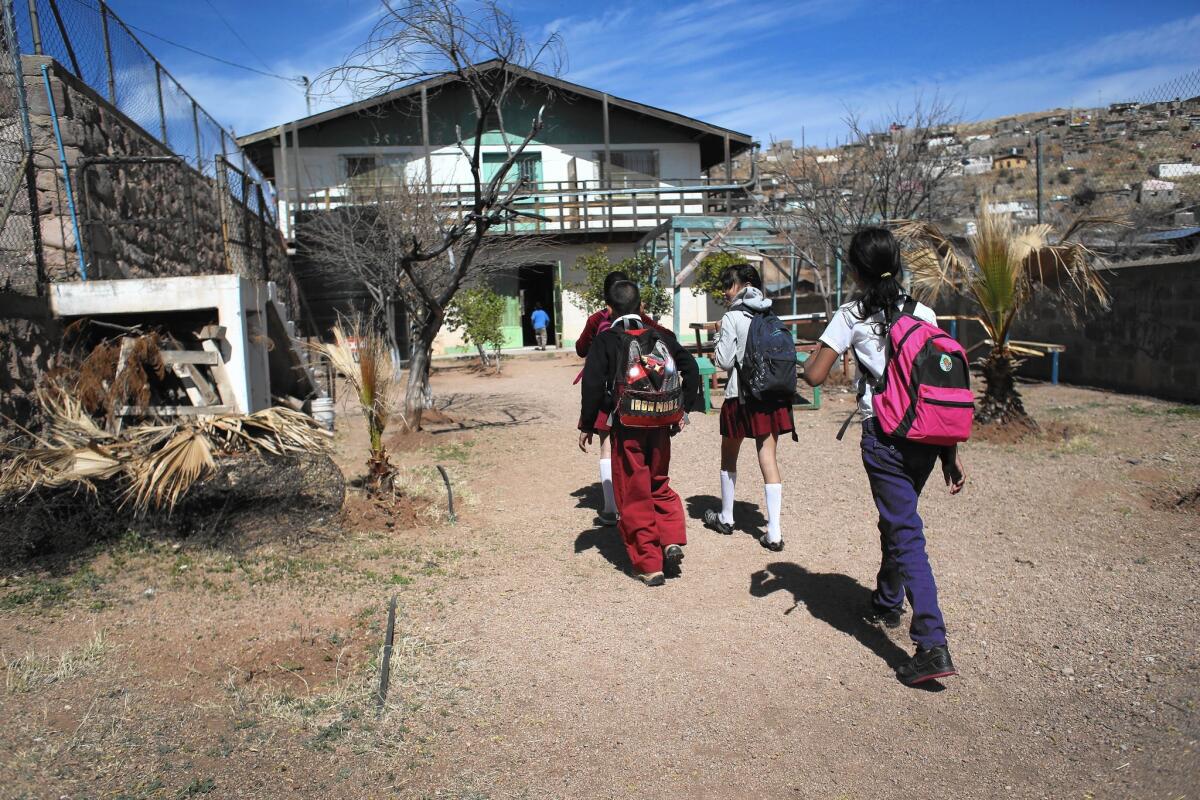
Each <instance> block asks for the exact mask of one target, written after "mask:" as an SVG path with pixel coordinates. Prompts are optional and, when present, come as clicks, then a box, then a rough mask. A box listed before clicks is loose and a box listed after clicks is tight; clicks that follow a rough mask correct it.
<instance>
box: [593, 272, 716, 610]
mask: <svg viewBox="0 0 1200 800" xmlns="http://www.w3.org/2000/svg"><path fill="white" fill-rule="evenodd" d="M609 303H610V305H611V307H612V311H613V321H612V325H611V327H609V328H608V330H605V331H603V332H602V333H600V334H598V335H597V336H596V338H595V340H593V342H592V343H591V347H590V348H589V350H588V356H587V362H586V363H585V364H584V367H583V382H582V387H581V391H580V399H581V409H580V417H579V449H580V450H582V451H584V452H585V453H586V452H587V448H588V445H589V444H591V442H592V437H593V436H594V435H595V433H596V425H595V422H596V419H597V418H598V417H599V416H600V414H601V413H603V412H607V413H608V414H609V415H610V420H611V422H610V424H611V427H612V434H611V435H612V453H613V456H612V462H613V464H612V466H613V490H614V494H615V499H616V506H617V511H618V512H619V514H620V524H619V530H620V532H621V538H622V539H623V540H624V542H625V549H626V551H627V552H628V554H629V560H630V562H631V563H632V565H633V571H634V576H635V577H636V578H637V579H638V580H640V581H642V583H644V584H646V585H647V586H661V585H662V584H663V583H664V582H665V579H666V578H668V577H677V576H678V575H679V574H680V573H681V566H680V563H681V562H682V561H683V546H684V545H685V544H687V530H686V528H687V518H686V516H685V515H684V511H683V501H682V500H680V498H679V495H678V494H677V493H676V492H675V490H674V489H672V488H671V484H670V467H671V437H672V436H673V435H675V434H676V433H678V432H679V431H680V430H682V429H683V428H684V427H686V426H687V424H688V417H687V412H688V411H691V410H694V409H696V408H697V407H698V406H697V403H698V402H700V372H699V370H698V369H697V367H696V360H695V359H694V358H693V357H692V355H691V353H689V352H688V351H687V350H685V349H684V348H683V347H682V346H680V344H679V341H678V340H677V339H676V338H675V337H674V336H673V335H671V334H670V333H666V332H661V331H657V330H651V329H649V328H648V327H647V326H646V325H645V323H643V322H642V317H641V313H640V309H641V298H640V295H639V293H638V287H637V285H636V284H634V283H631V282H629V281H620V282H618V283H616V284H614V285H613V286H612V288H611V290H610V293H609ZM631 336H633V337H637V341H636V344H634V345H631V344H630V342H631V341H633V340H631V339H630V337H631ZM642 346H646V349H644V350H643V349H641V347H642ZM638 352H640V353H641V354H642V355H641V357H640V358H638V359H636V360H635V359H634V354H635V353H638ZM635 371H636V372H638V373H639V374H640V375H641V378H633V377H630V376H633V375H634V374H635ZM649 371H656V372H657V374H658V375H659V376H661V377H659V378H658V385H659V387H660V390H662V391H664V392H665V391H666V389H667V387H668V386H669V384H668V383H666V381H669V380H672V379H673V375H675V374H677V375H678V379H679V382H680V384H681V385H680V387H679V388H680V394H676V395H674V397H675V403H676V405H674V407H673V415H672V416H671V417H670V419H671V420H674V419H678V422H675V423H669V422H667V421H666V420H664V423H665V424H664V425H662V426H653V425H652V426H646V427H642V426H636V427H635V426H632V425H625V424H623V423H622V419H623V417H622V416H621V415H620V414H619V413H617V412H616V409H617V407H618V403H619V400H620V398H619V396H618V391H619V389H618V386H619V383H618V375H621V376H623V377H622V378H621V379H620V380H628V381H630V382H631V383H630V385H634V384H633V383H632V381H634V380H639V381H640V380H642V379H645V378H646V372H649ZM648 405H649V406H651V407H652V409H653V410H652V411H650V412H647V413H657V412H658V411H660V410H661V409H662V408H663V405H665V403H663V404H660V403H659V398H657V397H655V398H654V399H653V402H650V403H648ZM701 407H702V406H701ZM681 411H682V416H681V417H680V412H681ZM630 421H632V420H630Z"/></svg>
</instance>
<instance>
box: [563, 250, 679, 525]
mask: <svg viewBox="0 0 1200 800" xmlns="http://www.w3.org/2000/svg"><path fill="white" fill-rule="evenodd" d="M628 280H629V276H628V275H627V274H625V273H624V272H623V271H621V270H619V269H616V270H613V271H612V272H610V273H608V274H607V275H605V276H604V302H605V307H604V308H602V309H600V310H599V311H597V312H595V313H593V314H592V315H591V316H589V317H588V318H587V322H586V323H585V324H584V326H583V332H582V333H580V334H579V338H578V339H576V340H575V353H576V354H577V355H578V356H579V357H580V358H587V355H588V351H589V350H590V349H591V346H592V341H593V340H594V339H595V338H596V336H597V334H600V333H603V332H604V331H606V330H608V329H609V327H610V326H611V325H612V300H611V298H610V297H609V291H610V290H611V289H612V287H613V286H614V285H615V284H616V283H618V282H620V281H628ZM641 318H642V323H643V324H644V325H645V326H646V327H650V328H654V329H655V330H659V331H662V332H663V333H670V331H668V330H667V329H666V328H664V327H662V326H661V325H659V324H658V323H657V322H655V321H654V320H652V319H650V318H649V317H648V316H646V314H645V312H644V311H643V312H642V314H641ZM582 378H583V372H582V371H581V372H580V373H579V375H578V376H577V377H576V378H575V382H576V383H579V381H580V380H581V379H582ZM608 415H609V412H607V411H601V412H600V414H599V415H597V417H596V424H595V431H596V435H597V436H598V437H599V438H600V490H601V494H602V496H603V502H604V506H603V508H602V509H601V510H600V512H599V513H598V514H597V515H596V518H597V520H599V522H600V524H601V525H606V526H613V525H616V524H617V519H618V517H617V504H616V500H615V499H614V497H613V482H612V441H611V439H610V438H609V435H608V434H609V430H610V429H609V425H608Z"/></svg>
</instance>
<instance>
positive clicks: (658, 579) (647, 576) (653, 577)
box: [634, 572, 667, 586]
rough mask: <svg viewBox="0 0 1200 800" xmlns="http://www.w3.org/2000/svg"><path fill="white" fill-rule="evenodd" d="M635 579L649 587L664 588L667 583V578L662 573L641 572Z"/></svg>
mask: <svg viewBox="0 0 1200 800" xmlns="http://www.w3.org/2000/svg"><path fill="white" fill-rule="evenodd" d="M634 577H635V578H637V579H638V580H639V581H641V582H642V583H644V584H646V585H647V586H662V585H663V584H664V583H666V582H667V579H666V577H665V576H664V575H663V574H662V573H661V572H639V573H637V574H635V575H634Z"/></svg>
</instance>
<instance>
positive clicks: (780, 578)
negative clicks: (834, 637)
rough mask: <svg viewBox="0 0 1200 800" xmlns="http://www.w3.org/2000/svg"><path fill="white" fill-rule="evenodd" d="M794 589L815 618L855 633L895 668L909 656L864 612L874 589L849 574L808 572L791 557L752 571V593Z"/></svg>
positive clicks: (841, 629)
mask: <svg viewBox="0 0 1200 800" xmlns="http://www.w3.org/2000/svg"><path fill="white" fill-rule="evenodd" d="M778 591H787V592H791V594H792V597H793V599H794V600H795V602H796V605H795V606H793V607H792V608H789V609H788V610H787V611H785V612H784V613H785V614H790V613H791V612H792V610H793V608H796V607H798V606H801V605H803V606H804V607H805V608H806V609H807V610H808V613H810V614H812V615H813V617H815V618H816V619H819V620H821V621H822V622H824V623H826V624H827V625H830V626H831V627H833V628H835V629H836V630H839V631H841V632H842V633H846V634H849V635H850V636H853V637H854V638H855V639H857V640H858V642H859V643H860V644H861V645H862V646H863V647H865V648H867V649H868V650H870V651H871V652H872V653H874V654H875V655H877V656H879V658H881V659H883V662H884V663H885V664H887V665H888V666H889V667H891V668H892V669H895V668H896V667H898V666H900V665H901V664H902V663H904V662H905V661H906V660H907V659H908V653H906V652H904V650H902V649H900V647H899V646H898V645H897V644H896V643H895V642H893V641H892V640H891V639H889V638H888V637H887V634H886V633H884V632H883V631H882V630H880V629H879V628H877V627H875V626H874V625H871V624H869V623H868V622H866V621H865V620H864V619H863V618H862V615H863V613H864V612H865V611H866V610H867V609H869V608H870V607H871V590H870V589H868V588H867V587H866V586H863V585H862V584H861V583H859V582H858V581H856V580H855V579H854V578H851V577H850V576H848V575H842V574H840V573H836V572H828V573H827V572H809V571H808V570H806V569H805V568H804V567H802V566H800V565H799V564H793V563H792V562H790V561H776V562H775V563H773V564H768V565H767V568H766V569H761V570H758V571H757V572H754V573H752V574H751V575H750V594H751V595H753V596H754V597H766V596H767V595H769V594H771V593H773V592H778Z"/></svg>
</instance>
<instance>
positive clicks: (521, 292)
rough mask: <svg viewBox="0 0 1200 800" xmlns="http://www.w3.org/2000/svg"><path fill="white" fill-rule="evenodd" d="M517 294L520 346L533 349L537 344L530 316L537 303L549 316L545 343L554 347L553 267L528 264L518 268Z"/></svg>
mask: <svg viewBox="0 0 1200 800" xmlns="http://www.w3.org/2000/svg"><path fill="white" fill-rule="evenodd" d="M517 292H518V295H517V296H518V297H519V298H520V303H521V336H522V346H524V347H533V346H534V345H535V344H537V339H536V338H535V337H534V335H533V323H532V322H531V321H530V316H531V315H532V314H533V310H534V309H535V308H536V307H537V305H538V304H539V303H540V304H541V306H542V308H543V309H544V310H545V312H546V313H547V314H549V315H550V324H549V325H547V326H546V342H547V344H548V345H550V346H554V344H555V342H556V341H557V339H556V338H555V335H556V334H557V332H558V317H557V316H556V314H555V308H554V266H553V265H552V264H528V265H526V266H523V267H520V268H519V269H518V270H517Z"/></svg>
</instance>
